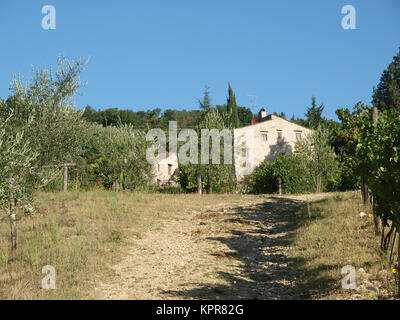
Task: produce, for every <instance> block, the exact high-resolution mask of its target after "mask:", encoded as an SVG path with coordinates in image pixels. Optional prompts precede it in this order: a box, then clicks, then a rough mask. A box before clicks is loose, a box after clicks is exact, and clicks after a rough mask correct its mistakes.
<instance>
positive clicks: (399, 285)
mask: <svg viewBox="0 0 400 320" xmlns="http://www.w3.org/2000/svg"><path fill="white" fill-rule="evenodd" d="M397 231H398V237H397V238H398V240H397V297H398V298H400V227H397Z"/></svg>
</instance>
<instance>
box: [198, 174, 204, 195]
mask: <svg viewBox="0 0 400 320" xmlns="http://www.w3.org/2000/svg"><path fill="white" fill-rule="evenodd" d="M197 193H198V194H202V193H203V186H202V184H201V174H198V175H197Z"/></svg>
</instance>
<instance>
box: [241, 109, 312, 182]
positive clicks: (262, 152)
mask: <svg viewBox="0 0 400 320" xmlns="http://www.w3.org/2000/svg"><path fill="white" fill-rule="evenodd" d="M311 132H312V130H311V129H308V128H305V127H303V126H300V125H298V124H295V123H293V122H290V121H288V120H285V119H283V118H281V117H278V116H276V115H273V114H270V115H267V113H266V111H265V109H264V108H263V109H261V110H260V112H259V114H258V119H253V120H252V123H251V124H250V125H248V126H245V127H242V128H237V129H235V137H246V136H251V137H252V139H253V141H252V142H253V143H252V145H253V151H252V156H251V158H252V160H253V161H252V162H251V164H250V172H252V171H253V170H254V169H255V168H256V167H257V166H258V165H259V164H260V163H262V162H263V161H265V160H268V161H274V160H275V159H276V155H277V153H283V154H289V153H292V152H294V151H295V144H296V142H297V141H299V140H301V139H303V138H304V137H305V136H307V135H308V134H310V133H311ZM246 145H247V143H243V147H244V148H247V146H246ZM240 165H241V164H238V163H235V170H236V173H237V178H238V180H241V179H242V178H243V175H241V174H240V172H241V170H240V167H239V166H240Z"/></svg>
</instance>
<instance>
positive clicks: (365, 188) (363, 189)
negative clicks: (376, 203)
mask: <svg viewBox="0 0 400 320" xmlns="http://www.w3.org/2000/svg"><path fill="white" fill-rule="evenodd" d="M361 193H362V196H363V203H364V205H368V204H369V194H368V184H367V181H366V179H365V178H364V177H363V176H362V177H361Z"/></svg>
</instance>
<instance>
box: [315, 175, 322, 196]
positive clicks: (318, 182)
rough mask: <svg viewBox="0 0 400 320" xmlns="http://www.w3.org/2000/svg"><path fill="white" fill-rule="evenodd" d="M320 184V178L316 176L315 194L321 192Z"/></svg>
mask: <svg viewBox="0 0 400 320" xmlns="http://www.w3.org/2000/svg"><path fill="white" fill-rule="evenodd" d="M321 182H322V177H321V175H318V176H317V190H316V192H317V193H320V192H321Z"/></svg>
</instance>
